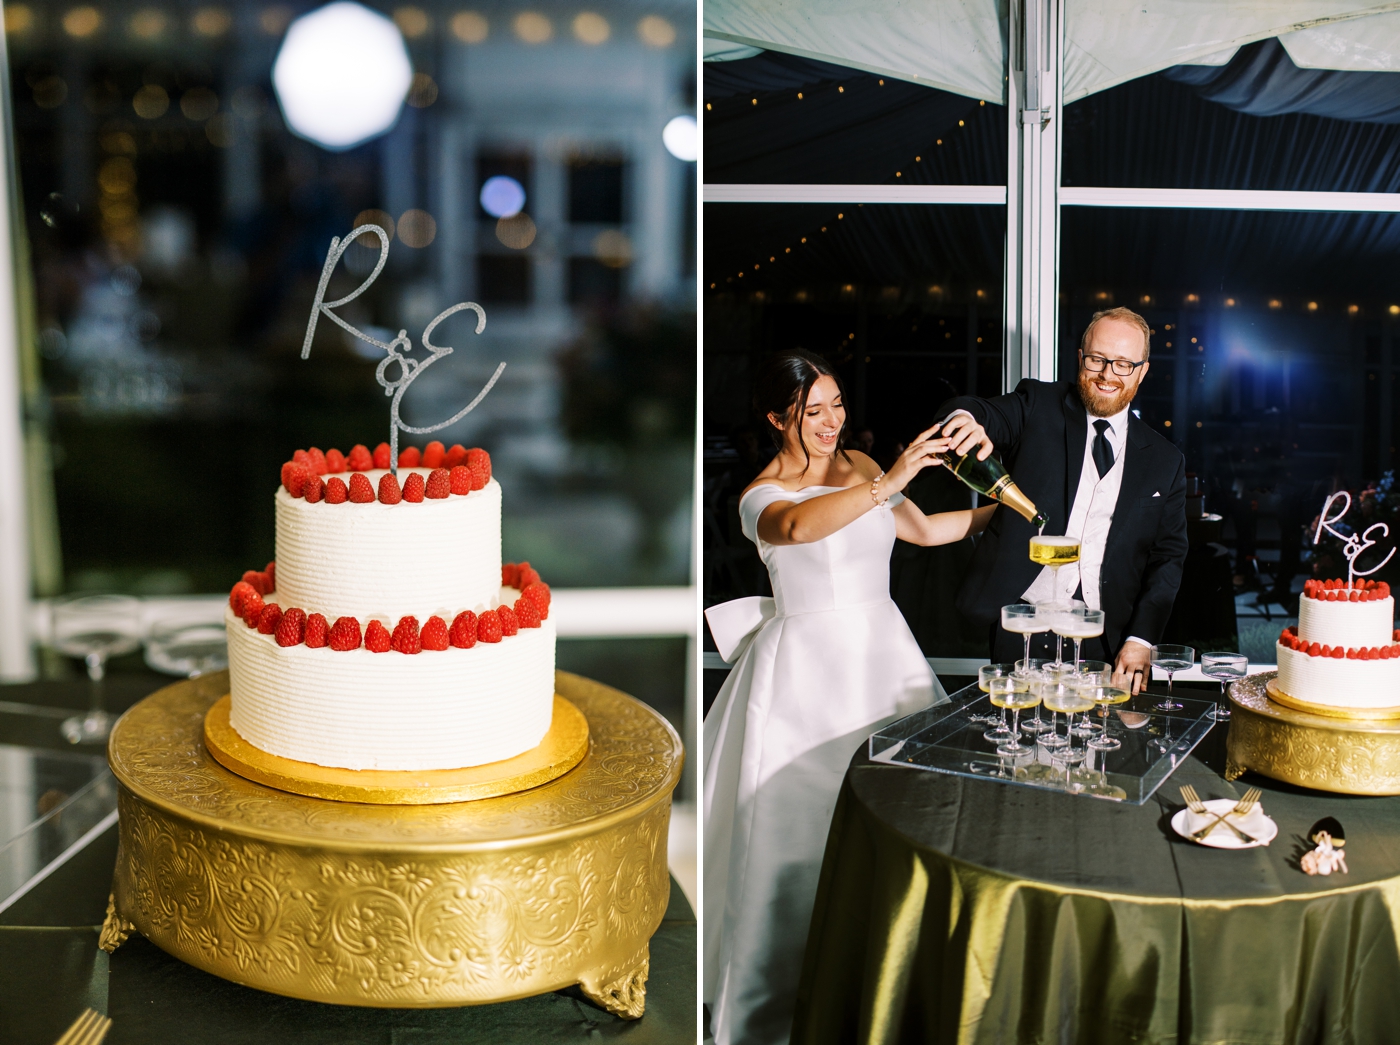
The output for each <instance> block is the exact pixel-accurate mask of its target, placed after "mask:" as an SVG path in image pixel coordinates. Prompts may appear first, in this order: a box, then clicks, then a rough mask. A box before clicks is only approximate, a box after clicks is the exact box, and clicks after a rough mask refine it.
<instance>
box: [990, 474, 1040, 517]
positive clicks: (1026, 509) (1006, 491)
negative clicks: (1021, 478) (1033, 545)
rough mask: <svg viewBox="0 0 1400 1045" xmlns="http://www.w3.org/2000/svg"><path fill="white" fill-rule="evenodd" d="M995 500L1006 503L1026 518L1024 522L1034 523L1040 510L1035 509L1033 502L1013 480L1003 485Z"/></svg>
mask: <svg viewBox="0 0 1400 1045" xmlns="http://www.w3.org/2000/svg"><path fill="white" fill-rule="evenodd" d="M996 498H997V500H999V501H1000V502H1001V503H1002V504H1004V505H1006V506H1007V507H1008V508H1010V509H1011V510H1012V511H1014V512H1016V513H1017V514H1019V515H1023V516H1025V518H1026V522H1028V523H1032V524H1034V523H1035V522H1036V519H1037V518H1038V517H1039V515H1040V512H1039V511H1038V510H1037V509H1036V506H1035V502H1034V501H1032V500H1031V499H1030V498H1029V497H1027V496H1026V495H1025V494H1023V493H1022V492H1021V488H1020V487H1019V486H1017V485H1016V484H1015V483H1014V482H1009V483H1007V484H1006V485H1005V486H1003V487H1002V488H1001V489H1000V490H999V491H998V492H997V495H996Z"/></svg>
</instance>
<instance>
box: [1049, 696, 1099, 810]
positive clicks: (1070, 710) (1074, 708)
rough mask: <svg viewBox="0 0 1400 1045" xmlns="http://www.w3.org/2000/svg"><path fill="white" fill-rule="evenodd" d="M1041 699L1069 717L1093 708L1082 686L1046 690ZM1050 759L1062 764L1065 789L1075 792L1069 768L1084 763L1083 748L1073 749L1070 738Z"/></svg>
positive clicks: (1072, 742) (1072, 741) (1091, 700)
mask: <svg viewBox="0 0 1400 1045" xmlns="http://www.w3.org/2000/svg"><path fill="white" fill-rule="evenodd" d="M1042 699H1043V700H1044V701H1045V706H1046V707H1047V708H1049V709H1050V710H1051V711H1063V712H1064V713H1065V714H1066V715H1068V716H1071V717H1072V716H1074V715H1077V714H1079V713H1080V712H1081V711H1088V710H1089V709H1090V708H1092V707H1093V706H1094V700H1093V698H1092V697H1090V696H1089V695H1088V693H1087V692H1086V689H1085V688H1084V687H1082V686H1063V685H1061V686H1056V687H1055V691H1054V692H1053V693H1052V692H1050V691H1048V690H1047V691H1046V692H1045V694H1044V696H1043V697H1042ZM1050 757H1051V758H1052V759H1054V760H1055V761H1057V762H1061V763H1063V764H1064V767H1065V788H1066V789H1067V790H1077V788H1076V787H1075V785H1073V784H1072V783H1071V782H1070V767H1071V766H1074V765H1078V764H1079V763H1080V762H1082V761H1084V748H1082V747H1075V746H1074V739H1073V737H1072V736H1071V737H1068V738H1066V739H1065V743H1064V745H1063V746H1062V747H1060V748H1059V749H1058V750H1054V751H1052V752H1051V753H1050Z"/></svg>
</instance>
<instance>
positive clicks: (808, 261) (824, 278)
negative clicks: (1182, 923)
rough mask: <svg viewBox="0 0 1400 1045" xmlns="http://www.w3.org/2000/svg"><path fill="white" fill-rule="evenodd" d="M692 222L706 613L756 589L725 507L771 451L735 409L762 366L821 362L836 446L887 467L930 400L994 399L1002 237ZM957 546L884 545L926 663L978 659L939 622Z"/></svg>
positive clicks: (930, 225)
mask: <svg viewBox="0 0 1400 1045" xmlns="http://www.w3.org/2000/svg"><path fill="white" fill-rule="evenodd" d="M705 222H706V226H705V259H704V264H705V273H706V287H707V297H706V304H705V347H704V352H705V393H704V395H705V437H706V439H705V484H704V495H703V496H704V501H705V570H706V577H705V600H706V604H707V605H712V604H714V603H716V602H723V601H725V600H726V599H729V598H735V597H738V596H741V595H752V594H759V593H761V592H766V590H767V589H766V585H767V576H766V573H765V571H764V569H763V566H762V564H761V562H760V561H759V559H758V555H757V551H756V550H755V549H754V546H753V544H752V543H751V542H750V541H749V540H748V538H746V537H744V536H743V535H742V534H741V533H740V531H739V518H738V500H739V494H740V493H741V492H742V490H743V489H744V487H745V486H747V485H748V483H749V482H751V481H752V479H753V477H754V475H756V474H757V473H758V471H759V470H760V469H761V468H762V467H763V466H764V465H765V464H767V462H768V461H769V460H770V459H771V458H772V455H773V452H774V450H773V446H772V444H771V442H770V440H769V437H768V434H767V431H766V429H765V428H764V426H763V425H762V424H760V423H759V421H758V419H756V418H754V417H753V416H752V414H751V408H750V397H751V395H752V381H753V375H754V373H755V370H756V367H757V365H758V363H759V362H760V360H761V359H762V357H763V356H765V355H767V354H769V353H771V352H774V351H779V350H783V349H792V348H803V349H807V350H808V351H812V352H816V353H818V354H820V355H822V356H824V357H825V358H827V359H828V360H830V361H831V362H833V363H834V364H835V365H836V367H837V369H838V372H839V373H840V374H841V378H842V382H843V384H844V386H845V389H846V403H847V411H848V417H849V427H848V439H849V443H850V445H853V446H856V447H857V448H860V449H864V450H866V451H867V452H869V453H870V454H871V455H872V456H873V457H874V458H875V459H876V460H877V461H880V462H881V463H882V464H885V465H888V464H889V463H891V462H892V461H893V459H894V457H895V456H897V455H898V453H899V452H900V450H902V448H903V443H905V442H907V440H908V439H909V438H910V437H912V436H913V435H915V434H917V433H918V432H919V431H921V430H922V429H924V428H926V427H928V425H929V424H931V423H932V421H933V420H934V419H935V415H934V411H935V410H936V409H937V407H938V405H939V404H940V403H942V402H943V401H944V400H945V399H948V398H950V397H951V396H953V395H958V394H963V393H965V392H976V393H978V394H982V395H996V394H998V393H999V392H1000V391H1001V350H1002V340H1003V337H1002V303H1001V286H1002V274H1001V270H1002V264H1003V262H1002V250H1003V243H1004V240H1005V233H1006V229H1005V210H1004V209H1003V208H1001V207H972V206H909V205H884V204H881V205H868V206H864V207H838V206H834V205H793V204H785V205H776V204H707V205H706V207H705ZM804 239H805V240H806V242H805V243H804V242H803V240H804ZM789 248H790V249H789ZM755 259H757V260H755ZM740 272H743V273H744V275H743V276H742V277H740V275H739V273H740ZM906 492H907V493H908V494H909V496H910V497H911V498H913V499H914V501H915V502H916V503H918V504H919V505H920V507H922V508H923V509H924V510H925V511H938V510H943V509H946V508H954V509H957V508H965V507H967V506H968V505H969V503H971V495H970V493H969V491H968V489H967V487H965V486H963V485H962V484H960V483H959V482H957V480H955V479H953V478H951V476H949V475H948V473H947V472H946V471H944V470H942V469H938V470H930V471H928V472H925V473H924V474H923V475H922V476H920V477H919V478H918V479H917V480H915V482H914V483H912V484H911V485H910V488H909V489H908V490H907V491H906ZM971 547H972V545H971V542H970V541H965V542H962V543H960V544H956V545H948V546H945V547H942V548H918V547H914V546H913V545H905V544H903V543H898V544H897V545H896V550H895V553H894V559H893V563H892V575H891V586H892V593H893V596H894V599H895V601H896V603H898V604H899V606H900V608H901V609H902V610H903V611H904V614H905V617H906V618H907V619H908V620H909V623H910V626H911V628H912V629H913V630H914V634H915V636H916V637H917V638H918V640H919V642H920V644H921V646H922V647H923V649H924V652H925V654H926V655H929V656H981V655H983V654H984V653H985V650H986V635H985V633H983V632H977V631H976V630H975V629H971V630H970V629H968V628H967V627H966V625H965V624H964V623H962V622H961V621H960V620H959V619H958V618H957V614H956V613H955V612H954V610H953V596H954V594H955V593H956V590H957V585H958V584H959V582H960V581H961V579H962V575H963V572H964V570H965V569H966V565H967V561H968V559H969V558H970V555H971Z"/></svg>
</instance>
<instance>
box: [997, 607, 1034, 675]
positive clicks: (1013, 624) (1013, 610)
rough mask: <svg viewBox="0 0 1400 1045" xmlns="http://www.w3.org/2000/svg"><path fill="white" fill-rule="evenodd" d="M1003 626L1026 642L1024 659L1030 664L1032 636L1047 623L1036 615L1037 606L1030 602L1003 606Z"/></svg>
mask: <svg viewBox="0 0 1400 1045" xmlns="http://www.w3.org/2000/svg"><path fill="white" fill-rule="evenodd" d="M1001 626H1002V629H1003V630H1005V631H1009V632H1011V633H1013V634H1018V635H1020V636H1021V637H1022V638H1023V639H1025V642H1026V651H1025V653H1023V654H1022V657H1023V659H1024V660H1025V661H1026V663H1027V664H1028V665H1029V663H1030V659H1031V636H1032V635H1034V634H1035V633H1036V632H1038V631H1044V630H1045V623H1044V622H1043V621H1041V620H1040V619H1039V618H1038V617H1037V616H1036V608H1035V606H1034V605H1032V604H1031V603H1029V602H1015V603H1012V604H1011V605H1010V606H1003V607H1002V608H1001Z"/></svg>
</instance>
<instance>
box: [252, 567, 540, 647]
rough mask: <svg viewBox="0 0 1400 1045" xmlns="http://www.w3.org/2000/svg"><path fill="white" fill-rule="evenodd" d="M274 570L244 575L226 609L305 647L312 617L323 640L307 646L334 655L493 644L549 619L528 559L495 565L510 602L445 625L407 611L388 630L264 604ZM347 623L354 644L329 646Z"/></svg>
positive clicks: (280, 640)
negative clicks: (430, 639)
mask: <svg viewBox="0 0 1400 1045" xmlns="http://www.w3.org/2000/svg"><path fill="white" fill-rule="evenodd" d="M276 568H277V566H276V563H275V562H270V563H268V564H267V566H266V567H265V568H264V569H263V570H260V571H255V570H249V571H247V572H246V573H244V574H243V579H242V580H240V581H238V583H236V584H235V585H234V586H233V588H232V589H231V590H230V591H229V608H230V609H232V610H233V612H234V614H235V615H236V616H238V617H240V618H241V619H242V620H243V623H244V625H245V626H247V627H248V628H252V629H255V630H256V631H258V632H259V633H260V634H263V635H271V636H273V638H274V639H275V641H276V642H277V644H278V645H279V646H301V645H306V635H307V631H308V629H309V628H310V627H312V622H313V621H314V620H316V619H317V618H319V624H317V625H316V628H317V631H323V632H324V634H323V635H321V636H319V637H321V638H323V639H324V641H322V642H320V643H318V644H317V645H316V646H312V647H311V648H312V649H329V650H332V651H333V652H336V653H348V652H351V651H353V650H357V649H368V650H369V651H370V652H371V653H389V652H397V653H404V654H416V653H421V652H424V651H427V652H441V651H445V650H447V649H471V648H473V647H474V646H476V645H477V643H485V644H488V645H494V644H495V643H498V642H501V641H502V640H503V639H507V638H511V637H513V636H515V635H517V634H519V632H520V629H521V628H538V627H540V626H541V625H542V624H543V622H544V621H546V620H548V619H549V604H550V601H551V595H550V590H549V585H547V584H545V583H544V581H542V580H540V575H539V574H538V573H537V572H536V571H535V570H534V568H533V567H531V566H530V564H529V563H528V562H524V563H502V564H501V584H502V586H503V587H514V588H516V590H518V591H519V592H520V597H519V598H517V599H516V600H515V602H514V604H513V605H511V606H507V605H504V604H502V605H500V606H498V607H496V608H495V609H493V610H483V611H482V612H481V613H480V614H477V613H474V612H472V611H471V610H463V611H461V612H460V613H458V614H456V615H455V616H454V617H453V618H452V621H451V623H450V624H449V623H448V622H447V621H446V620H445V619H444V618H442V617H439V616H437V615H436V614H434V615H433V616H431V617H429V618H428V619H427V620H426V621H425V622H424V623H423V624H422V626H421V627H420V625H419V624H418V618H416V617H414V616H412V615H407V616H403V617H400V618H399V620H398V622H397V623H396V624H395V625H394V628H393V631H392V632H390V631H389V630H388V628H387V627H386V625H385V624H384V622H383V621H381V620H379V619H377V618H374V617H370V618H367V619H366V620H365V622H364V623H363V624H362V623H361V621H360V619H359V618H358V617H338V618H336V620H335V621H334V622H331V621H328V620H327V619H326V617H325V616H324V615H323V614H320V613H312V614H307V612H306V611H305V610H303V609H301V608H300V607H299V606H289V607H288V608H287V609H286V610H283V609H282V608H281V607H280V606H278V605H277V603H275V602H264V601H263V596H265V595H271V594H273V593H274V592H276V590H277V587H276V584H277V574H276ZM351 624H353V626H354V634H355V645H353V646H347V647H345V648H344V649H336V648H335V647H334V646H332V645H331V641H332V639H333V637H334V633H335V631H336V630H337V629H341V635H342V639H341V640H338V641H344V639H345V638H346V637H348V630H349V628H350V626H351ZM430 628H431V629H433V636H434V641H435V642H436V641H441V642H443V643H445V644H444V645H441V646H438V645H433V646H424V645H423V644H422V640H423V634H424V632H427V631H428V630H429V629H430ZM381 632H382V633H383V636H382V637H381V634H380V633H381ZM371 643H373V644H371ZM379 647H383V648H379Z"/></svg>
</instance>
